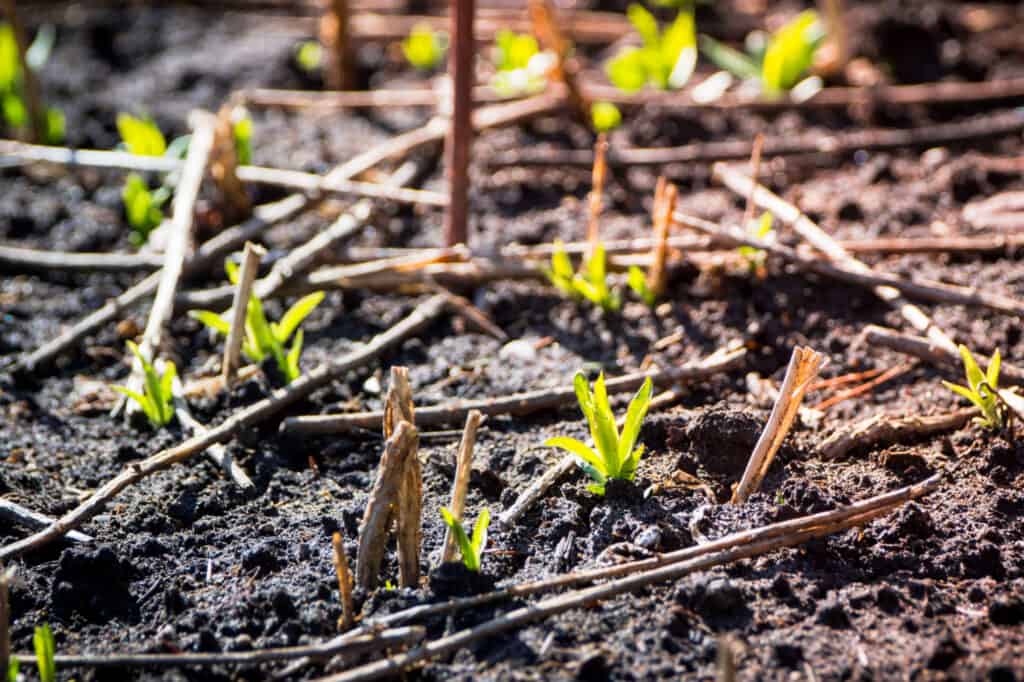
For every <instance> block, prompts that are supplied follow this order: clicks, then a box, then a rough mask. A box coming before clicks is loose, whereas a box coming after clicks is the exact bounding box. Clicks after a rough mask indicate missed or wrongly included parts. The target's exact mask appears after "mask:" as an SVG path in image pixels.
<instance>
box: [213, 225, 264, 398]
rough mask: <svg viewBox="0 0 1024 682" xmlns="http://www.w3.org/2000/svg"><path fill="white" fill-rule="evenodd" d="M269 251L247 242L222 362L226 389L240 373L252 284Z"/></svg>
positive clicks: (232, 305) (232, 304) (222, 374)
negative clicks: (239, 367)
mask: <svg viewBox="0 0 1024 682" xmlns="http://www.w3.org/2000/svg"><path fill="white" fill-rule="evenodd" d="M266 253H267V250H266V249H264V248H263V247H262V246H259V245H257V244H253V243H252V242H246V243H245V248H244V249H243V251H242V266H241V267H240V268H239V272H238V285H237V286H236V287H235V297H234V300H233V301H232V303H231V313H230V314H231V327H230V328H229V329H228V338H227V340H226V341H225V342H224V359H223V360H222V361H221V368H220V369H221V376H222V377H224V386H225V388H230V387H231V384H232V382H234V380H235V374H236V373H237V372H238V365H239V361H240V359H241V355H242V341H243V340H244V338H245V317H246V312H247V311H248V309H249V298H250V296H251V295H252V283H253V282H254V281H255V280H256V275H257V273H258V271H259V268H260V260H261V259H262V258H263V256H265V255H266Z"/></svg>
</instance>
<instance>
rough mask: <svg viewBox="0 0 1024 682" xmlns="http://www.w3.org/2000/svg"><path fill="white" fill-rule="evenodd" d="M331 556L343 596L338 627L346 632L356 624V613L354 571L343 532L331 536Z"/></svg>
mask: <svg viewBox="0 0 1024 682" xmlns="http://www.w3.org/2000/svg"><path fill="white" fill-rule="evenodd" d="M331 556H332V557H333V559H334V573H335V575H337V576H338V594H339V596H340V598H341V618H340V619H339V620H338V629H339V630H341V631H342V632H346V631H348V630H351V629H352V626H353V625H355V622H356V613H355V608H354V607H353V606H352V571H350V570H349V567H348V556H347V555H346V554H345V543H344V542H343V541H342V539H341V533H335V534H334V535H332V536H331Z"/></svg>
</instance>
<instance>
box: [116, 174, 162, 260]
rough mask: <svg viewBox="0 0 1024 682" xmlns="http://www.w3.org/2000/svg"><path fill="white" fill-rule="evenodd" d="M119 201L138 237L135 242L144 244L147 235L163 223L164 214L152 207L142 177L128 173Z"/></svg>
mask: <svg viewBox="0 0 1024 682" xmlns="http://www.w3.org/2000/svg"><path fill="white" fill-rule="evenodd" d="M121 199H122V201H124V212H125V217H126V218H127V219H128V224H129V225H130V226H131V228H132V230H134V232H135V234H136V235H138V237H137V241H139V242H140V243H145V242H146V240H147V239H149V234H150V233H151V232H152V231H153V230H154V229H155V228H156V227H157V226H158V225H160V223H161V222H163V219H164V213H163V211H161V210H160V209H159V208H157V207H156V206H155V205H154V201H153V195H152V194H151V193H150V191H149V188H148V187H146V181H145V180H143V179H142V176H140V175H139V174H137V173H130V174H129V175H128V176H127V177H126V178H125V182H124V189H122V190H121Z"/></svg>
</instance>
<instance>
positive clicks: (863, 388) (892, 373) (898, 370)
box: [811, 362, 915, 412]
mask: <svg viewBox="0 0 1024 682" xmlns="http://www.w3.org/2000/svg"><path fill="white" fill-rule="evenodd" d="M914 365H915V363H913V362H909V363H906V364H903V365H897V366H896V367H890V368H889V369H887V370H885V371H884V372H882V373H881V374H879V375H878V376H876V377H874V378H873V379H871V380H870V381H865V382H864V383H863V384H860V385H858V386H854V387H853V388H848V389H846V390H845V391H840V392H839V393H837V394H835V395H834V396H832V397H831V398H827V399H825V400H822V401H821V402H820V403H818V404H816V405H814V406H813V407H811V409H812V410H818V411H819V412H824V411H825V410H827V409H828V408H830V407H833V406H835V405H838V404H839V403H841V402H844V401H846V400H849V399H850V398H856V397H858V396H861V395H864V394H865V393H868V392H869V391H871V390H872V389H874V388H875V387H876V386H879V385H881V384H884V383H885V382H886V381H891V380H892V379H895V378H896V377H898V376H902V375H904V374H906V373H907V372H909V371H910V370H911V369H913V368H914ZM812 388H813V387H812Z"/></svg>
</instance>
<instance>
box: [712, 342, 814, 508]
mask: <svg viewBox="0 0 1024 682" xmlns="http://www.w3.org/2000/svg"><path fill="white" fill-rule="evenodd" d="M824 360H825V358H824V356H823V355H821V354H820V353H817V352H815V351H814V350H812V349H810V348H805V347H801V346H797V347H796V348H794V349H793V355H792V357H790V360H789V367H788V368H787V369H786V378H785V379H783V381H782V386H781V387H780V388H779V398H778V400H776V401H775V406H774V407H773V408H772V413H771V416H769V417H768V423H767V424H765V427H764V431H762V432H761V437H760V438H758V439H757V445H755V446H754V451H753V453H751V455H750V461H749V462H747V468H746V470H745V471H744V472H743V478H742V479H740V482H739V484H738V485H737V486H736V490H734V491H733V494H732V500H731V502H732V504H743V503H744V502H746V501H747V498H748V497H750V496H751V495H752V494H754V493H755V492H757V489H758V488H759V487H760V486H761V481H762V480H764V476H765V474H767V473H768V467H770V466H771V464H772V460H773V459H774V458H775V453H776V452H778V450H779V446H781V445H782V441H783V440H785V438H786V434H788V433H789V428H790V427H791V426H792V425H793V419H794V418H795V417H796V413H797V411H798V410H799V409H800V402H801V401H802V400H803V397H804V392H805V391H806V390H807V386H809V385H810V383H811V382H812V381H814V379H815V378H816V377H817V376H818V370H819V369H820V368H821V366H822V363H823V362H824Z"/></svg>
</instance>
